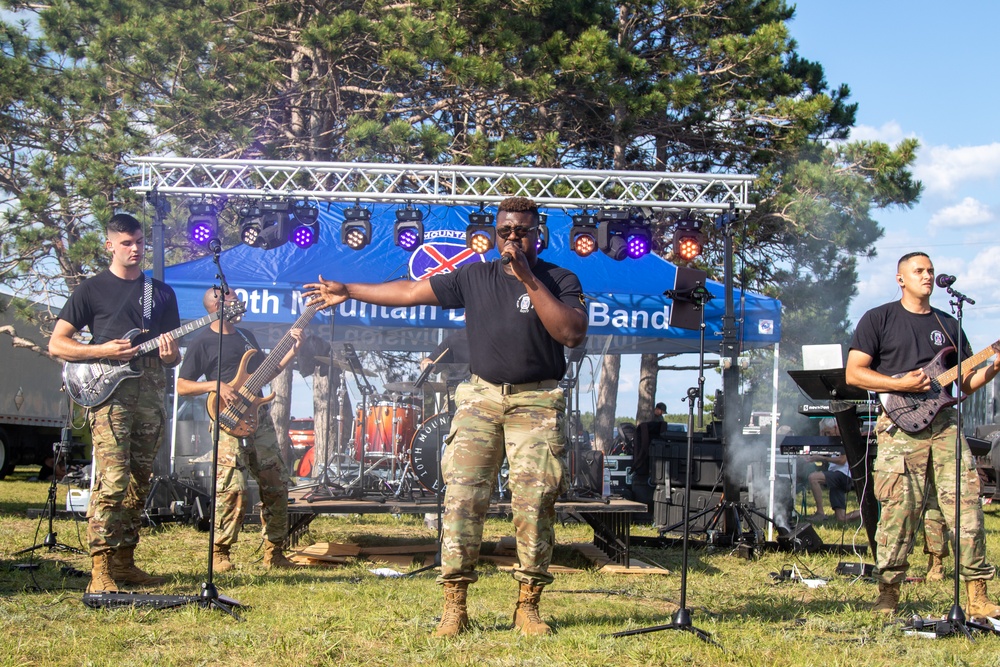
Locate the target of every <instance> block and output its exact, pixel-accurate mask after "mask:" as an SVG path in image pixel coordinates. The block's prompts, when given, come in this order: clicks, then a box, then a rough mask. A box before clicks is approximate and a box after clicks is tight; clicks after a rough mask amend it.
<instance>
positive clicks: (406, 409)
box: [354, 402, 418, 461]
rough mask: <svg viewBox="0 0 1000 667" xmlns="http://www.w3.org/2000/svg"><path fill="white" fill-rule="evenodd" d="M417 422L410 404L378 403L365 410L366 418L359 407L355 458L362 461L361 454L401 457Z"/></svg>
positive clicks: (415, 411)
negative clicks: (366, 412) (366, 411)
mask: <svg viewBox="0 0 1000 667" xmlns="http://www.w3.org/2000/svg"><path fill="white" fill-rule="evenodd" d="M417 423H418V416H417V409H416V408H415V407H413V406H411V405H403V404H401V403H389V402H380V403H376V404H375V405H373V406H371V407H369V408H368V415H367V416H365V415H364V413H363V411H362V409H361V408H358V412H357V417H356V418H355V420H354V443H355V445H354V457H355V459H357V460H358V461H360V460H361V452H365V453H366V454H367V455H368V456H369V457H370V456H373V455H378V456H385V455H387V454H391V455H393V456H402V455H403V454H404V453H405V451H406V446H407V444H408V443H409V442H410V440H411V439H412V438H413V434H414V433H416V431H417ZM362 429H363V430H362Z"/></svg>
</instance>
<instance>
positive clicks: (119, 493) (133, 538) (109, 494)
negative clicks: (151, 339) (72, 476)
mask: <svg viewBox="0 0 1000 667" xmlns="http://www.w3.org/2000/svg"><path fill="white" fill-rule="evenodd" d="M144 365H146V366H147V367H146V368H145V369H144V372H143V374H142V376H141V377H138V378H129V379H127V380H124V381H123V382H122V383H121V384H119V385H118V388H117V389H115V391H114V393H113V394H112V395H111V398H109V399H108V400H107V401H106V402H105V403H103V404H101V405H100V406H98V407H96V408H93V409H92V410H91V411H90V415H89V421H90V431H91V436H92V439H93V447H94V471H95V472H94V475H95V477H94V490H93V493H92V495H91V497H90V506H89V508H88V509H87V518H88V522H87V541H88V543H89V546H90V553H91V555H96V554H98V553H101V552H103V551H108V550H113V549H117V548H118V547H123V546H134V545H136V544H138V542H139V528H140V526H141V525H142V512H143V509H144V508H145V505H146V496H148V495H149V489H150V485H151V478H152V474H153V459H154V458H155V457H156V452H157V450H158V449H159V448H160V442H161V440H162V437H163V425H164V423H165V422H166V411H165V410H164V407H163V397H164V393H165V391H166V385H167V381H166V375H165V374H164V372H163V369H162V368H161V367H160V366H159V364H158V363H155V362H145V364H144Z"/></svg>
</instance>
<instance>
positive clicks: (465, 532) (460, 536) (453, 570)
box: [437, 378, 567, 585]
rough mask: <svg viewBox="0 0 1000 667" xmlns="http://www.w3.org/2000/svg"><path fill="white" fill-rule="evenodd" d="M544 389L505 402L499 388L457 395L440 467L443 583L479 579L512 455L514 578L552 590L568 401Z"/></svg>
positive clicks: (468, 385)
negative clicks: (492, 508)
mask: <svg viewBox="0 0 1000 667" xmlns="http://www.w3.org/2000/svg"><path fill="white" fill-rule="evenodd" d="M549 385H551V387H550V386H549ZM543 386H544V387H545V388H540V389H534V390H526V391H520V392H518V393H514V394H510V395H503V394H502V393H501V391H500V388H499V386H498V385H493V384H489V383H486V382H483V381H482V380H478V379H477V378H473V379H472V380H471V381H469V382H464V383H462V384H461V385H459V387H458V389H457V390H456V394H455V398H456V401H457V403H458V408H457V410H456V412H455V418H454V419H453V420H452V423H451V431H450V432H449V433H448V437H447V439H446V443H447V447H446V449H445V452H444V455H443V456H442V461H441V471H442V475H443V479H444V482H445V484H446V485H447V487H446V488H445V498H444V522H443V526H442V544H441V576H439V577H438V580H437V581H438V583H440V584H444V583H447V582H462V581H465V582H470V583H471V582H474V581H476V580H477V579H478V576H477V574H476V572H475V567H476V562H477V561H478V560H479V549H480V546H481V544H482V539H483V522H484V521H485V519H486V512H487V510H488V509H489V504H490V495H491V493H492V490H493V486H494V485H495V483H496V479H497V473H498V472H499V470H500V466H501V464H502V463H503V458H504V454H505V453H506V455H507V461H508V464H509V466H510V477H509V488H510V491H511V498H512V500H511V507H512V510H513V515H514V533H515V539H516V542H517V556H518V561H519V563H518V565H517V567H515V568H514V578H515V579H516V580H517V581H519V582H522V583H529V584H535V585H537V584H550V583H552V581H553V577H552V575H550V574H549V571H548V570H549V563H550V562H551V561H552V547H553V544H554V542H555V502H556V498H558V497H559V495H560V494H561V493H564V492H565V491H566V483H567V481H566V475H565V469H566V466H565V463H564V461H563V456H564V454H565V449H566V443H565V438H564V432H563V422H564V414H563V413H564V411H565V407H566V398H565V396H564V395H563V391H562V389H560V388H558V387H557V386H555V382H551V383H543Z"/></svg>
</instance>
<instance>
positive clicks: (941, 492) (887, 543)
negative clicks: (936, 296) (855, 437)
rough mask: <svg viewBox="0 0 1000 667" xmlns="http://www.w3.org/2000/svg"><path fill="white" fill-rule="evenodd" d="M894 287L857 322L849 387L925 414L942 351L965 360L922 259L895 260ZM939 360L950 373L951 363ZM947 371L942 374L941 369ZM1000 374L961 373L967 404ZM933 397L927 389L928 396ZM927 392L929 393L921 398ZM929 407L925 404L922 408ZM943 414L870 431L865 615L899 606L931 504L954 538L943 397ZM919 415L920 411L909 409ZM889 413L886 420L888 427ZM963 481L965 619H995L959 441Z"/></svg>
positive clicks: (950, 443)
mask: <svg viewBox="0 0 1000 667" xmlns="http://www.w3.org/2000/svg"><path fill="white" fill-rule="evenodd" d="M896 281H897V282H898V283H899V286H900V288H901V289H902V298H900V300H899V301H893V302H891V303H887V304H885V305H882V306H879V307H877V308H873V309H872V310H869V311H868V312H867V313H865V314H864V315H863V316H862V318H861V320H860V321H859V322H858V326H857V329H856V330H855V332H854V337H853V339H852V340H851V349H850V352H849V353H848V356H847V369H846V375H847V382H848V383H849V384H851V385H854V386H855V387H860V388H861V389H866V390H868V391H873V392H879V393H881V394H883V395H882V396H881V398H882V403H883V406H884V407H888V406H892V405H893V404H894V403H896V402H898V400H899V398H900V394H918V395H920V396H917V397H912V398H914V400H915V401H921V400H922V401H924V402H923V403H922V404H923V405H933V404H934V403H935V402H937V401H939V400H940V398H941V397H939V396H936V394H937V393H938V391H939V389H940V390H941V391H945V390H946V389H949V388H944V389H941V388H940V387H939V386H937V383H936V382H935V383H933V384H932V382H931V380H932V379H933V378H932V377H931V375H934V376H935V377H937V373H935V369H934V367H935V366H936V365H937V364H934V363H932V362H933V361H935V357H936V356H937V355H938V354H939V353H940V352H941V351H942V350H944V349H945V348H953V349H955V348H957V345H956V343H957V342H959V341H960V342H961V345H962V349H963V353H962V355H963V358H968V357H970V356H971V354H972V352H971V350H970V349H969V345H968V341H967V340H966V338H965V334H964V332H960V331H959V328H958V321H957V320H956V319H955V318H953V317H951V316H950V315H948V314H946V313H944V312H943V311H940V310H938V309H937V308H932V307H931V304H930V298H931V292H933V290H934V265H933V264H931V260H930V258H929V257H928V256H927V255H926V254H925V253H923V252H911V253H909V254H906V255H903V257H901V258H900V260H899V262H898V264H897V266H896ZM950 356H951V358H950V359H948V358H946V359H944V361H945V363H946V364H949V365H954V364H955V361H956V355H955V354H954V353H952V354H951V355H950ZM945 368H947V366H946V367H945ZM998 372H1000V355H997V356H995V357H994V359H993V362H992V363H990V364H987V365H985V366H984V367H982V368H979V369H976V370H974V371H973V370H969V371H966V372H964V373H963V378H962V379H963V384H962V391H963V393H965V394H970V393H972V392H974V391H976V390H977V389H979V388H980V387H982V386H983V385H984V384H986V383H988V382H989V381H990V380H992V379H993V378H994V377H996V375H997V373H998ZM932 387H933V388H932ZM925 392H930V393H929V394H928V395H926V396H925V395H924V394H925ZM928 399H931V400H928ZM944 399H945V400H944V402H945V403H946V404H947V405H945V406H944V407H943V409H940V410H938V411H937V414H936V415H935V414H933V409H934V408H932V409H931V410H932V411H931V413H930V414H929V415H927V416H926V417H925V418H926V419H927V421H928V422H929V423H928V424H927V425H926V426H922V423H920V422H917V423H914V422H913V421H910V420H908V419H906V418H904V417H903V415H902V412H901V411H900V412H897V411H895V410H893V409H886V410H885V411H884V412H883V414H882V415H880V416H879V418H878V421H877V423H876V426H875V430H876V433H877V436H878V456H877V458H876V459H875V471H874V472H875V495H876V497H877V498H878V500H879V502H880V503H881V513H880V517H879V522H878V529H877V531H876V535H875V541H876V543H877V550H878V555H877V566H878V572H879V574H878V575H877V576H878V582H879V583H878V587H879V596H878V600H877V601H876V602H875V606H874V608H873V611H875V612H877V613H882V614H887V615H891V614H894V613H895V612H896V609H897V607H898V606H899V593H900V591H899V589H900V584H901V583H902V582H903V580H904V579H906V570H907V568H908V567H909V563H908V562H907V558H908V556H909V555H910V551H911V550H912V549H913V539H914V532H915V530H916V528H917V526H918V525H919V524H920V515H921V514H922V513H923V511H924V509H925V507H926V506H927V504H928V500H929V499H936V500H937V504H938V505H939V506H940V509H941V512H942V513H943V514H944V519H945V522H946V523H947V530H948V533H949V539H952V536H953V535H954V532H953V531H954V526H953V525H952V524H953V522H954V517H955V502H956V499H955V498H954V489H955V475H956V471H955V438H956V436H957V435H958V432H957V425H956V413H955V410H954V409H952V408H951V407H949V406H950V404H951V403H952V401H951V400H950V397H949V396H948V395H947V394H945V395H944ZM916 405H921V403H919V402H918V403H916ZM890 413H891V414H893V417H892V418H890ZM959 474H961V481H962V485H961V498H959V502H960V506H961V507H960V509H961V533H960V535H959V544H960V547H961V562H960V563H958V564H956V566H957V567H959V568H960V574H961V578H962V580H964V581H965V582H966V591H967V595H968V600H967V602H966V606H965V611H966V613H967V614H968V615H969V617H977V618H978V617H984V616H994V617H996V616H1000V607H998V606H997V605H996V604H994V603H993V602H992V601H991V600H990V599H989V598H988V597H987V595H986V582H987V580H989V579H992V578H993V576H994V574H995V568H994V567H993V566H992V565H990V564H988V563H987V562H986V537H985V531H984V528H983V510H982V507H981V505H980V502H979V476H978V474H977V472H976V466H975V462H974V459H973V458H972V453H971V452H970V451H969V447H968V444H966V443H965V442H964V438H963V453H962V470H961V471H959Z"/></svg>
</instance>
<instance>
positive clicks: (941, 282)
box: [934, 273, 957, 287]
mask: <svg viewBox="0 0 1000 667" xmlns="http://www.w3.org/2000/svg"><path fill="white" fill-rule="evenodd" d="M955 280H957V278H955V276H949V275H948V274H947V273H942V274H940V275H939V276H938V277H937V278H936V279H935V280H934V282H935V284H936V285H937V286H938V287H951V286H952V284H953V283H954V282H955Z"/></svg>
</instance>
